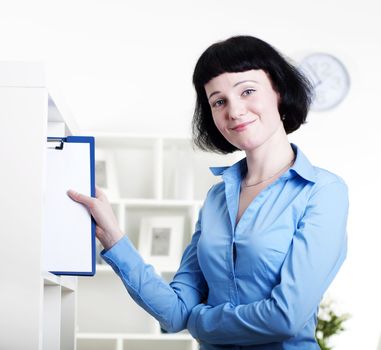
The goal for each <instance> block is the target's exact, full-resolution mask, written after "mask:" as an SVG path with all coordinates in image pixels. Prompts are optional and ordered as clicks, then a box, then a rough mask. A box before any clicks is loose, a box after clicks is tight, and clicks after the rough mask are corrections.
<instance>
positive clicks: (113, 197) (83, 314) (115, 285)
mask: <svg viewBox="0 0 381 350" xmlns="http://www.w3.org/2000/svg"><path fill="white" fill-rule="evenodd" d="M86 134H88V135H91V136H95V145H96V159H97V158H98V161H99V162H100V163H98V168H97V171H98V174H97V178H98V180H99V179H101V180H100V181H101V182H103V183H102V184H103V186H104V187H106V188H107V193H108V194H109V199H110V201H111V203H112V205H113V208H114V211H115V213H116V215H117V217H118V220H119V224H120V227H121V228H122V229H123V231H124V232H125V233H126V234H127V235H128V236H129V238H130V239H131V241H132V242H133V244H134V245H135V246H136V247H137V248H138V249H139V234H140V230H141V220H142V219H143V218H149V217H157V216H159V217H171V216H182V217H183V218H184V227H183V228H182V249H181V251H183V249H184V248H185V247H186V245H187V244H188V243H189V242H190V239H191V236H192V233H193V230H194V226H195V223H196V220H197V217H198V211H199V209H200V207H201V205H202V201H203V199H204V197H205V195H206V192H207V190H208V189H209V188H210V186H211V185H212V184H213V183H216V182H218V181H220V178H218V177H215V176H213V175H212V174H211V172H210V170H209V168H208V167H209V166H220V165H229V164H232V163H233V162H235V161H237V160H238V159H240V158H241V157H242V154H240V153H236V154H233V155H229V156H227V155H224V156H220V155H216V154H212V153H206V152H201V151H195V150H193V149H192V146H191V140H190V138H187V137H170V136H162V135H160V136H157V135H126V134H114V135H105V134H96V133H92V132H86ZM100 169H101V170H102V173H100V172H99V170H100ZM148 261H149V260H148ZM178 262H179V261H173V264H172V265H171V267H170V268H168V266H165V267H162V266H160V265H155V264H154V267H155V269H156V271H157V272H158V273H159V274H161V275H162V276H163V278H164V279H166V280H167V281H170V280H171V278H172V277H173V275H174V273H175V271H176V269H177V267H178ZM77 346H78V350H90V349H91V350H94V349H102V350H109V349H110V350H130V349H134V350H138V349H139V350H148V349H157V350H160V349H163V350H171V349H173V350H192V349H197V342H196V341H195V340H193V339H192V337H191V336H190V335H189V333H187V332H186V331H183V332H180V333H178V334H161V333H160V329H159V324H158V322H157V321H156V320H155V319H154V318H152V317H151V316H150V315H149V314H148V313H146V312H145V311H144V310H143V309H141V308H140V307H139V306H137V305H136V304H135V303H134V301H133V300H132V299H131V297H130V296H129V295H128V293H127V291H126V290H125V287H124V286H123V284H122V282H121V281H120V279H119V277H118V276H117V275H116V274H114V272H113V271H112V270H111V268H110V267H109V266H108V265H104V264H102V265H98V266H97V274H96V276H95V277H94V278H82V277H80V278H79V286H78V333H77Z"/></svg>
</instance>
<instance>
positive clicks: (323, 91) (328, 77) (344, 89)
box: [300, 52, 350, 111]
mask: <svg viewBox="0 0 381 350" xmlns="http://www.w3.org/2000/svg"><path fill="white" fill-rule="evenodd" d="M300 68H301V70H302V72H303V73H304V74H305V75H306V76H307V78H308V79H309V80H310V81H311V83H312V86H313V93H314V96H313V100H312V104H311V109H312V110H314V111H325V110H329V109H331V108H333V107H336V106H337V105H338V104H339V103H340V102H341V101H342V100H343V99H344V98H345V96H346V95H347V93H348V91H349V86H350V78H349V74H348V71H347V69H346V67H345V66H344V64H343V63H342V62H341V61H340V60H339V59H338V58H336V57H335V56H333V55H331V54H328V53H322V52H317V53H312V54H310V55H308V56H307V57H305V58H304V59H303V60H302V61H301V63H300Z"/></svg>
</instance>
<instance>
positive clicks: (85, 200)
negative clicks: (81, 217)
mask: <svg viewBox="0 0 381 350" xmlns="http://www.w3.org/2000/svg"><path fill="white" fill-rule="evenodd" d="M67 194H68V196H69V197H70V198H71V199H73V200H74V201H76V202H79V203H82V204H84V205H86V206H87V207H89V206H91V203H92V201H93V198H91V197H89V196H86V195H84V194H82V193H79V192H76V191H74V190H69V191H67Z"/></svg>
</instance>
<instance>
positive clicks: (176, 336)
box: [77, 333, 193, 341]
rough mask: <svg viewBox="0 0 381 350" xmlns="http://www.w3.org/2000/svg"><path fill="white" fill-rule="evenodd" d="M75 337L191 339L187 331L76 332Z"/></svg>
mask: <svg viewBox="0 0 381 350" xmlns="http://www.w3.org/2000/svg"><path fill="white" fill-rule="evenodd" d="M77 339H126V340H127V339H129V340H164V341H166V340H192V339H193V338H192V336H191V335H190V334H189V333H178V334H173V333H171V334H165V333H159V334H154V333H77Z"/></svg>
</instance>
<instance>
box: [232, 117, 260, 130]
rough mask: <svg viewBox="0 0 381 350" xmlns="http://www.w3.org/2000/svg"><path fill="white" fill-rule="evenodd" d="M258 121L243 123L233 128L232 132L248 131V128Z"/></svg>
mask: <svg viewBox="0 0 381 350" xmlns="http://www.w3.org/2000/svg"><path fill="white" fill-rule="evenodd" d="M255 121H256V120H251V121H248V122H245V123H242V124H239V125H236V126H235V127H234V128H231V130H233V131H243V130H245V129H246V127H247V126H248V125H250V124H252V123H254V122H255Z"/></svg>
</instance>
